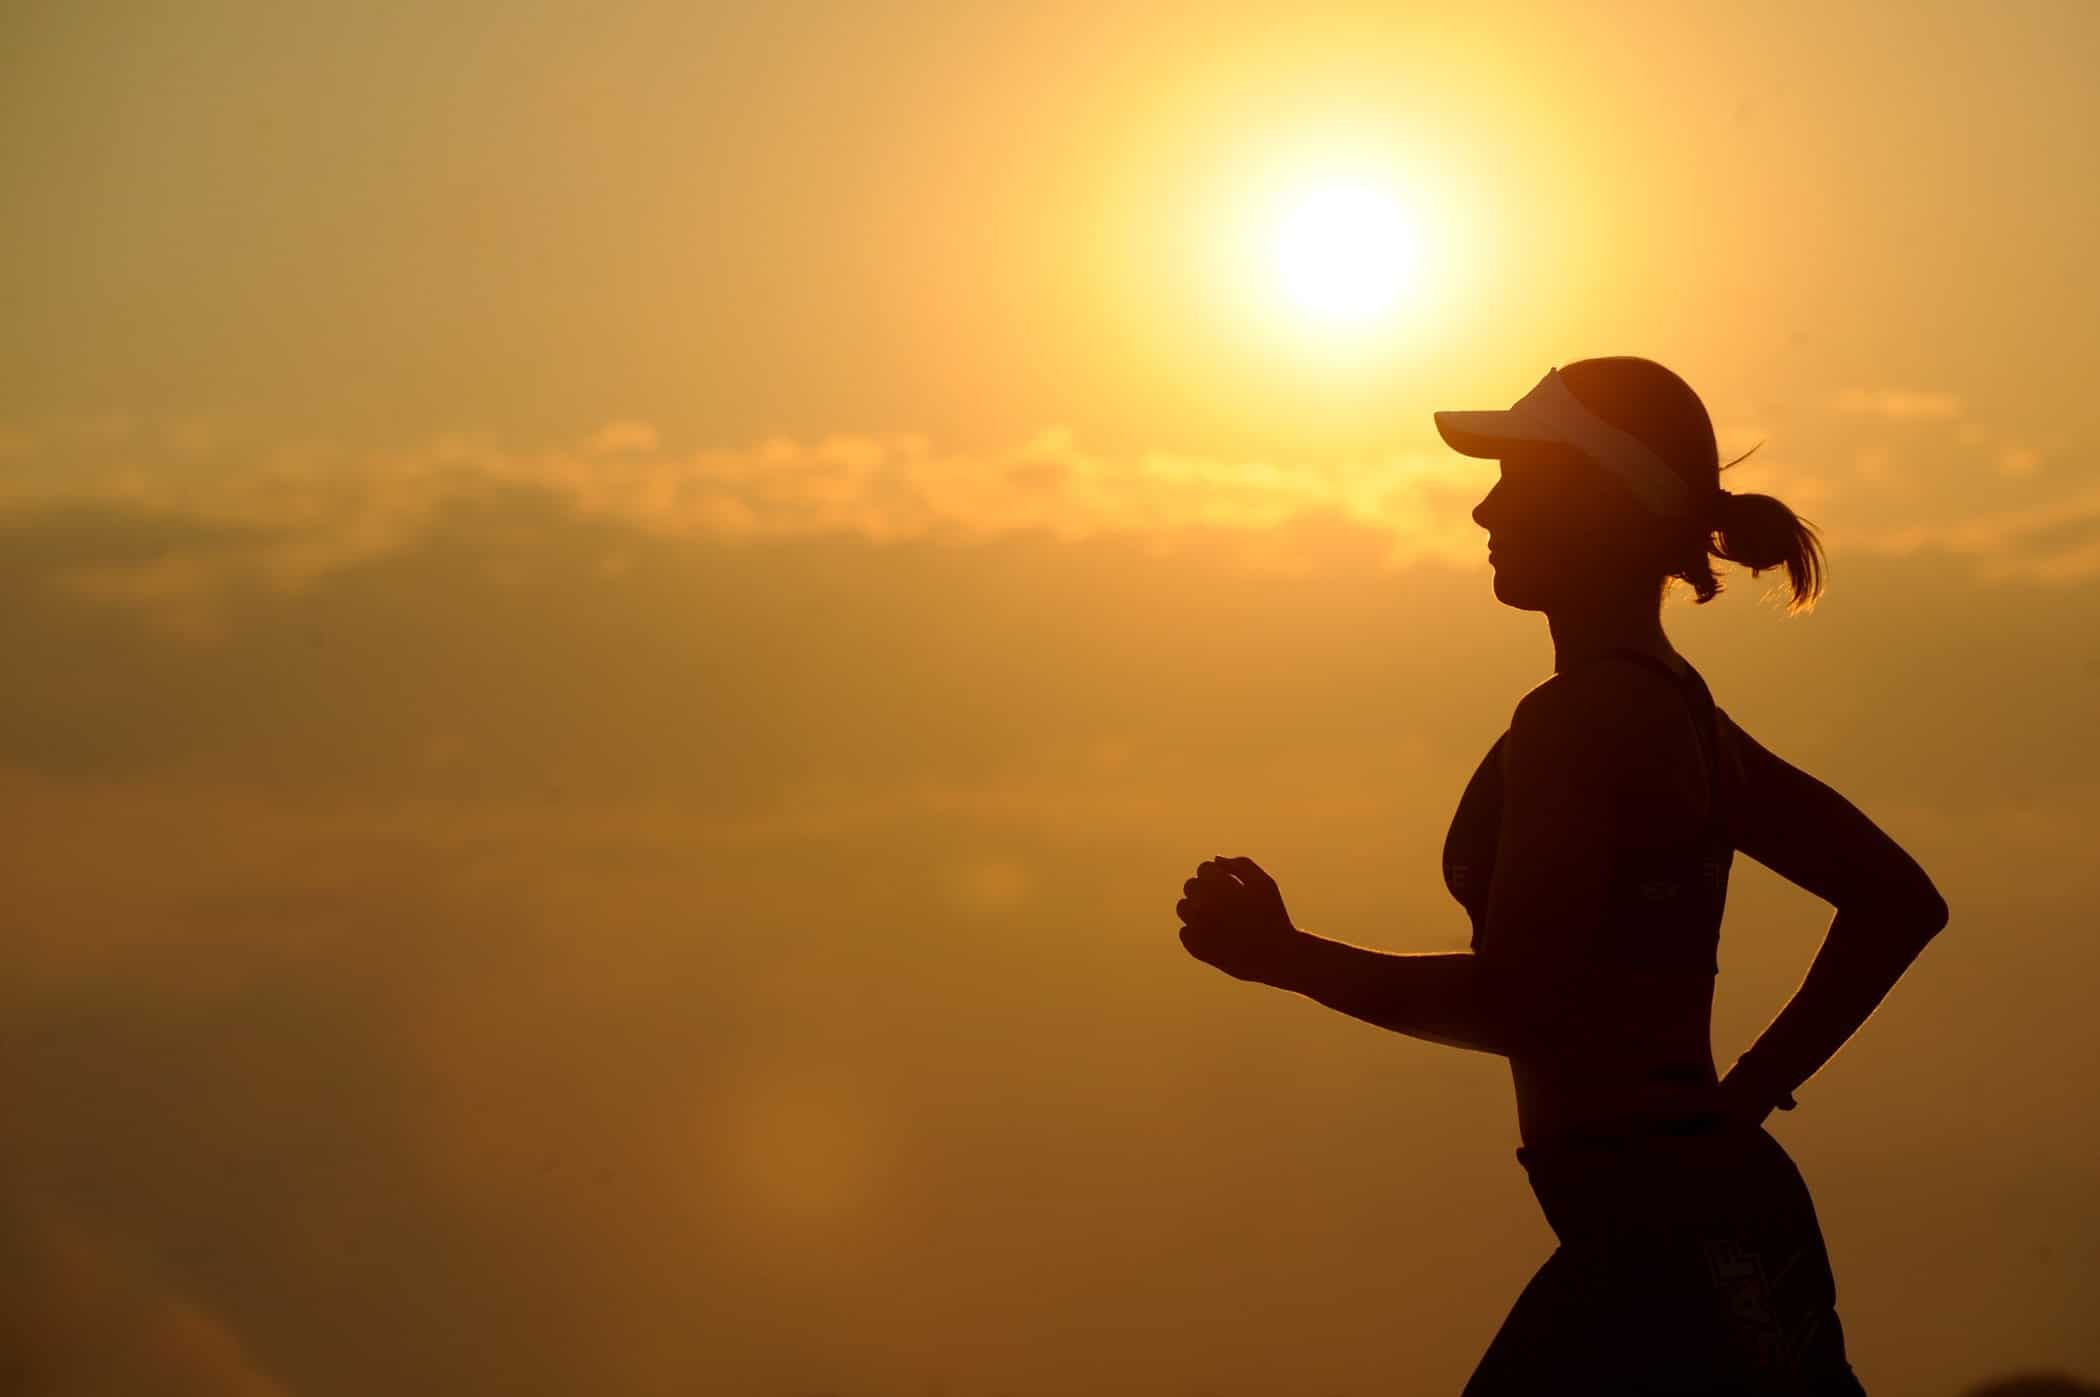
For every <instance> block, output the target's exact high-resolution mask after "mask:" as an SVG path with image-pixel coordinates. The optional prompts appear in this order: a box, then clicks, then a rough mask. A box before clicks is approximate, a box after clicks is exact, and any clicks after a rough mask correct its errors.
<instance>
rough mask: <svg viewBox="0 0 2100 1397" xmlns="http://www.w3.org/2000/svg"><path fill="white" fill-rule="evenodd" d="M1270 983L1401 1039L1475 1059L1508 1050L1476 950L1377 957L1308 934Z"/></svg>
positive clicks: (1288, 953)
mask: <svg viewBox="0 0 2100 1397" xmlns="http://www.w3.org/2000/svg"><path fill="white" fill-rule="evenodd" d="M1264 978H1265V979H1266V980H1267V982H1268V983H1269V984H1271V985H1274V986H1275V987H1276V988H1278V989H1285V990H1291V991H1293V992H1294V993H1297V994H1302V995H1304V996H1306V997H1307V998H1308V999H1312V1000H1315V1001H1317V1002H1319V1003H1321V1004H1324V1005H1326V1006H1327V1007H1328V1008H1330V1009H1333V1010H1336V1011H1338V1012H1340V1013H1344V1014H1348V1015H1349V1016H1351V1017H1352V1018H1358V1019H1362V1020H1363V1021H1364V1022H1365V1023H1370V1024H1376V1025H1377V1026H1378V1027H1380V1028H1384V1029H1390V1030H1391V1031H1393V1032H1394V1033H1404V1034H1407V1035H1408V1036H1409V1037H1411V1038H1420V1039H1423V1040H1425V1041H1427V1042H1431V1043H1439V1044H1442V1045H1443V1046H1445V1047H1450V1048H1466V1049H1470V1050H1472V1051H1474V1052H1482V1053H1496V1054H1501V1053H1502V1052H1503V1051H1504V1050H1503V1048H1502V1047H1501V1046H1500V1042H1501V1038H1502V1035H1501V1034H1500V1033H1499V1032H1497V1031H1496V1030H1495V1029H1494V1027H1493V1025H1492V1022H1491V1016H1490V1014H1489V1012H1488V1002H1489V1001H1488V998H1487V996H1486V994H1485V992H1484V985H1483V980H1482V977H1481V974H1480V964H1479V962H1478V960H1477V959H1475V957H1474V955H1473V953H1472V952H1470V951H1431V952H1421V953H1415V954H1406V953H1399V952H1392V951H1375V950H1372V949H1370V948H1369V947H1366V946H1352V945H1350V944H1349V943H1348V942H1346V941H1331V940H1329V939H1327V938H1326V937H1324V936H1317V935H1315V934H1313V933H1312V932H1309V931H1300V932H1299V933H1297V935H1296V936H1295V937H1293V938H1292V940H1291V942H1290V944H1289V949H1288V950H1287V951H1286V952H1285V953H1284V955H1283V956H1282V957H1281V958H1280V960H1279V962H1278V965H1277V968H1276V970H1275V972H1274V973H1273V974H1271V975H1268V976H1265V977H1264Z"/></svg>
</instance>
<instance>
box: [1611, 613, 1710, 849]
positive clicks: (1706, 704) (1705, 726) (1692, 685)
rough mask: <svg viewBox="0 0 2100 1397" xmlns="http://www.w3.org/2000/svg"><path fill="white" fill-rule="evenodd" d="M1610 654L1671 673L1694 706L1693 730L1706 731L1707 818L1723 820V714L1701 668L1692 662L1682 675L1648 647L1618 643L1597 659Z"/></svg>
mask: <svg viewBox="0 0 2100 1397" xmlns="http://www.w3.org/2000/svg"><path fill="white" fill-rule="evenodd" d="M1606 655H1609V656H1612V657H1615V658H1617V659H1622V660H1638V661H1639V662H1640V663H1642V664H1644V665H1647V666H1648V667H1649V668H1651V669H1656V670H1660V671H1661V672H1662V673H1663V674H1664V675H1666V676H1668V678H1669V680H1670V682H1671V684H1673V685H1675V686H1676V688H1677V692H1678V693H1679V694H1681V695H1683V696H1684V700H1685V702H1686V703H1688V704H1690V705H1691V708H1692V716H1693V723H1692V726H1693V730H1694V731H1695V732H1703V734H1704V738H1703V740H1702V741H1701V742H1700V744H1699V745H1700V746H1701V747H1702V748H1704V749H1705V752H1704V755H1705V757H1706V800H1707V806H1706V808H1707V818H1708V819H1709V820H1712V821H1714V822H1715V823H1719V821H1720V819H1721V714H1720V710H1719V709H1718V708H1717V707H1716V706H1715V704H1714V696H1713V693H1712V691H1711V690H1709V689H1708V688H1707V687H1706V680H1705V679H1703V678H1701V677H1700V675H1699V671H1698V670H1696V669H1694V668H1692V666H1691V664H1690V663H1689V662H1687V663H1686V665H1685V667H1684V668H1685V672H1684V673H1683V674H1679V673H1678V672H1677V671H1676V670H1674V669H1672V668H1670V667H1669V666H1668V665H1666V664H1664V663H1663V662H1662V661H1661V660H1659V659H1657V658H1656V657H1655V656H1653V655H1651V654H1649V653H1648V652H1647V651H1645V650H1635V649H1632V648H1631V647H1629V646H1618V647H1616V648H1614V649H1611V650H1606V651H1603V652H1601V653H1600V654H1599V655H1598V656H1597V658H1599V659H1601V658H1603V657H1604V656H1606Z"/></svg>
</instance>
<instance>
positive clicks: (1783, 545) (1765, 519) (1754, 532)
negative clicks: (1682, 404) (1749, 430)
mask: <svg viewBox="0 0 2100 1397" xmlns="http://www.w3.org/2000/svg"><path fill="white" fill-rule="evenodd" d="M1759 445H1763V443H1762V442H1760V443H1759ZM1756 449H1757V447H1755V446H1753V447H1751V448H1750V451H1755V450H1756ZM1749 454H1750V452H1749V451H1746V452H1744V453H1743V456H1747V455H1749ZM1743 456H1738V457H1736V458H1735V460H1734V461H1728V462H1725V463H1723V464H1722V465H1721V467H1720V469H1721V470H1727V469H1728V467H1729V466H1732V465H1735V464H1736V463H1737V462H1738V461H1741V460H1742V459H1743ZM1710 507H1711V509H1712V511H1713V512H1712V514H1711V515H1710V516H1709V517H1710V518H1711V519H1712V520H1713V523H1712V525H1711V526H1710V527H1709V528H1707V529H1705V530H1704V531H1703V532H1701V533H1700V535H1699V538H1698V539H1696V540H1691V541H1688V542H1689V547H1688V549H1687V551H1686V552H1684V553H1681V554H1679V555H1678V556H1679V557H1680V559H1681V560H1682V566H1679V567H1677V568H1674V569H1672V570H1671V571H1670V574H1669V575H1670V576H1671V577H1679V578H1682V579H1684V581H1686V582H1688V583H1690V584H1691V587H1692V591H1693V593H1694V597H1695V599H1696V600H1697V601H1699V602H1701V603H1705V602H1710V601H1712V600H1713V599H1714V597H1715V596H1716V595H1717V594H1718V593H1719V592H1720V590H1721V583H1720V580H1719V579H1718V578H1716V577H1715V576H1714V570H1713V566H1712V564H1710V563H1709V562H1707V555H1708V554H1712V555H1713V556H1714V557H1717V558H1724V559H1726V560H1727V561H1729V562H1731V563H1739V564H1741V565H1742V566H1744V567H1746V568H1748V569H1750V575H1751V576H1752V577H1756V576H1759V575H1760V574H1762V573H1763V572H1765V571H1766V570H1767V569H1769V568H1777V567H1783V568H1785V569H1786V576H1787V581H1788V583H1789V584H1790V590H1791V592H1792V597H1791V599H1790V600H1789V601H1788V604H1787V608H1786V610H1787V614H1788V615H1789V616H1791V615H1793V614H1795V613H1796V612H1801V611H1807V610H1808V609H1809V608H1811V607H1812V606H1814V605H1815V602H1816V598H1817V597H1819V596H1821V595H1822V594H1823V578H1824V571H1825V566H1824V561H1823V544H1822V541H1821V539H1820V538H1819V537H1818V536H1817V533H1816V528H1815V525H1813V524H1811V523H1809V522H1808V521H1807V520H1806V519H1803V518H1802V517H1801V516H1800V515H1798V514H1796V513H1794V511H1793V510H1791V509H1789V508H1787V507H1786V505H1785V504H1783V503H1782V502H1780V501H1779V500H1776V499H1774V498H1773V497H1772V496H1770V495H1737V494H1731V493H1730V492H1729V491H1727V490H1722V489H1719V488H1716V489H1715V491H1714V494H1713V502H1712V505H1711V506H1710ZM1701 542H1703V544H1704V546H1703V547H1702V546H1701Z"/></svg>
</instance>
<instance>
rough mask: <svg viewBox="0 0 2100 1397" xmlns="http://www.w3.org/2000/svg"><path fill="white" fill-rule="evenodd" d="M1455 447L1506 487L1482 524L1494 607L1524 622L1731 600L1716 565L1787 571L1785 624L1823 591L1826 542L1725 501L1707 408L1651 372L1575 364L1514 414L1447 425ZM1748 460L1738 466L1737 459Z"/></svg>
mask: <svg viewBox="0 0 2100 1397" xmlns="http://www.w3.org/2000/svg"><path fill="white" fill-rule="evenodd" d="M1437 428H1438V430H1439V431H1440V432H1442V433H1443V436H1444V439H1445V441H1447V442H1449V443H1450V444H1451V446H1452V447H1454V448H1455V449H1457V450H1459V451H1462V452H1464V453H1465V454H1466V455H1469V456H1481V457H1492V458H1494V459H1496V460H1499V461H1500V462H1501V465H1502V477H1501V479H1500V480H1499V481H1497V482H1496V484H1495V486H1494V487H1493V488H1492V489H1490V490H1489V491H1488V493H1487V497H1486V498H1485V499H1483V500H1482V501H1481V502H1480V504H1479V505H1478V506H1477V507H1476V508H1475V509H1474V510H1473V521H1474V522H1475V523H1477V524H1479V525H1480V526H1481V527H1482V528H1483V529H1486V530H1487V531H1488V544H1489V548H1490V550H1491V557H1492V560H1493V563H1494V568H1495V596H1496V598H1497V599H1499V600H1500V601H1502V602H1503V603H1505V604H1506V605H1509V606H1514V607H1519V608H1522V609H1524V610H1527V611H1546V610H1554V609H1558V608H1561V607H1564V606H1567V607H1577V606H1583V605H1585V604H1589V603H1593V602H1595V601H1598V600H1603V599H1607V598H1609V599H1622V598H1632V597H1639V598H1644V599H1649V600H1653V599H1656V598H1658V597H1659V596H1660V594H1661V590H1662V588H1663V587H1664V586H1665V585H1667V583H1668V581H1669V579H1671V578H1673V577H1674V578H1678V579H1680V580H1682V581H1684V582H1685V583H1687V584H1688V585H1690V587H1691V588H1692V591H1693V593H1694V595H1695V596H1696V597H1697V599H1698V600H1699V601H1700V602H1708V601H1711V600H1713V598H1714V596H1715V595H1716V594H1717V593H1718V592H1719V591H1720V590H1721V584H1720V582H1719V580H1718V579H1717V578H1716V577H1715V576H1714V572H1713V566H1712V564H1711V562H1710V561H1709V558H1710V557H1718V558H1723V559H1726V560H1728V561H1730V562H1735V563H1741V564H1743V565H1744V566H1746V567H1748V568H1749V569H1750V575H1751V576H1753V577H1755V576H1757V575H1759V574H1760V573H1762V572H1763V571H1764V570H1765V569H1767V568H1775V567H1784V568H1785V569H1786V570H1787V578H1788V581H1789V582H1790V583H1791V584H1792V594H1793V595H1792V601H1791V603H1790V605H1789V606H1788V608H1787V609H1788V610H1789V611H1790V612H1792V611H1800V610H1804V609H1806V608H1807V607H1809V606H1810V605H1812V604H1813V603H1814V601H1815V599H1816V597H1817V595H1818V594H1819V593H1820V592H1821V591H1822V586H1823V557H1822V549H1821V546H1820V544H1819V543H1818V542H1817V539H1816V535H1815V530H1814V528H1813V526H1811V525H1810V524H1809V523H1808V522H1807V521H1806V520H1803V519H1801V518H1800V517H1799V516H1797V515H1796V514H1795V513H1794V511H1793V510H1791V509H1789V508H1787V507H1786V506H1785V505H1784V504H1782V503H1780V502H1779V501H1778V500H1776V499H1774V498H1772V497H1771V496H1770V495H1734V494H1728V493H1725V492H1724V491H1723V490H1722V489H1721V485H1720V473H1721V472H1722V471H1723V470H1725V469H1726V468H1727V466H1732V465H1734V464H1735V462H1734V461H1730V462H1728V463H1727V466H1724V465H1723V464H1722V463H1721V461H1720V453H1719V451H1718V449H1717V447H1716V445H1715V442H1714V429H1713V423H1712V421H1711V420H1709V418H1708V417H1707V414H1706V405H1705V404H1704V403H1702V402H1700V401H1699V395H1698V394H1696V393H1694V392H1693V391H1692V390H1691V387H1690V385H1689V384H1687V383H1686V382H1685V381H1684V380H1683V379H1681V378H1679V377H1678V376H1677V375H1676V374H1674V373H1672V372H1670V370H1668V369H1666V368H1664V367H1663V366H1662V365H1661V364H1658V363H1656V362H1655V361H1653V360H1652V359H1640V358H1635V357H1633V356H1631V355H1614V356H1611V357H1609V358H1602V359H1578V360H1576V361H1575V362H1574V363H1572V364H1567V365H1564V366H1562V367H1561V368H1559V369H1558V370H1555V371H1553V372H1549V373H1548V374H1547V376H1546V378H1545V379H1543V380H1541V381H1540V383H1539V386H1538V387H1537V388H1534V389H1533V390H1532V392H1531V393H1529V394H1527V395H1526V396H1525V397H1524V398H1523V399H1521V400H1520V401H1519V402H1518V403H1517V405H1516V406H1515V407H1513V408H1511V409H1509V410H1508V411H1507V412H1440V413H1438V414H1437ZM1737 459H1738V460H1740V459H1741V458H1740V457H1738V458H1737Z"/></svg>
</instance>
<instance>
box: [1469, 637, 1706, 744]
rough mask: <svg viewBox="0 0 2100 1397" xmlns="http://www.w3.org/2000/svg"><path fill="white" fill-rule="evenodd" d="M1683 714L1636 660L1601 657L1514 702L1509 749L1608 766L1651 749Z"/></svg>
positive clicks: (1667, 689) (1668, 689)
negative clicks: (1659, 733)
mask: <svg viewBox="0 0 2100 1397" xmlns="http://www.w3.org/2000/svg"><path fill="white" fill-rule="evenodd" d="M1683 711H1684V701H1683V699H1682V697H1681V696H1680V695H1679V694H1678V693H1677V692H1676V690H1675V687H1674V686H1673V685H1672V683H1671V681H1670V680H1669V678H1668V677H1667V676H1665V675H1662V674H1659V673H1657V672H1656V671H1655V670H1654V669H1652V668H1651V667H1649V666H1648V665H1645V664H1641V663H1640V662H1638V661H1635V660H1624V659H1618V658H1614V657H1606V658H1603V659H1598V660H1594V661H1591V662H1590V663H1588V664H1583V665H1579V666H1577V667H1576V668H1574V669H1571V670H1569V671H1567V672H1566V673H1562V674H1556V675H1554V676H1552V677H1551V678H1550V679H1547V680H1546V681H1545V682H1544V683H1541V684H1540V685H1538V686H1537V687H1536V688H1534V689H1532V690H1531V691H1530V692H1529V693H1527V694H1525V695H1524V697H1523V698H1521V699H1519V700H1518V701H1517V708H1516V712H1515V713H1513V714H1512V715H1511V716H1510V722H1509V737H1510V747H1511V749H1512V751H1513V752H1516V753H1520V754H1522V755H1525V756H1529V757H1531V758H1533V759H1538V758H1555V759H1558V760H1561V761H1565V762H1570V763H1575V762H1581V761H1593V762H1594V761H1600V760H1601V761H1607V762H1609V761H1611V759H1613V758H1615V757H1624V756H1627V755H1630V754H1632V753H1634V752H1638V751H1642V750H1645V749H1647V748H1649V747H1652V746H1653V744H1654V742H1655V738H1656V735H1657V733H1658V732H1659V731H1663V730H1665V729H1664V725H1665V724H1669V723H1674V722H1680V721H1681V719H1682V715H1683ZM1614 764H1615V763H1614Z"/></svg>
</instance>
